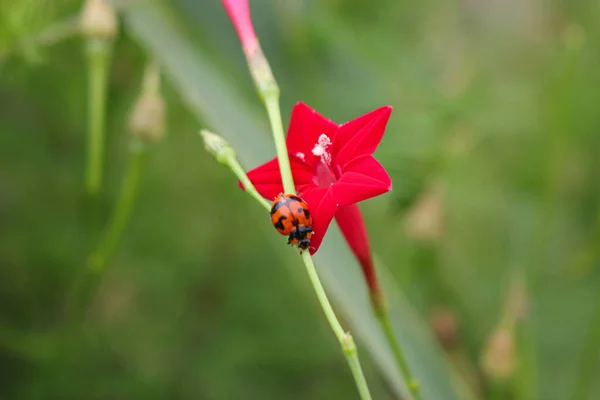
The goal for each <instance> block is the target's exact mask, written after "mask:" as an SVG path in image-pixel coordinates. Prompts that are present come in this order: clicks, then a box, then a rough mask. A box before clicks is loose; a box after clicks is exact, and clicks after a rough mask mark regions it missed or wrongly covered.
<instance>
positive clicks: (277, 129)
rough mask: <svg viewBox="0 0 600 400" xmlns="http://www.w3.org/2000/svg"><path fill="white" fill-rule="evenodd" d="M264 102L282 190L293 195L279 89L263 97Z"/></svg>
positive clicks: (294, 189)
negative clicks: (273, 142) (271, 131)
mask: <svg viewBox="0 0 600 400" xmlns="http://www.w3.org/2000/svg"><path fill="white" fill-rule="evenodd" d="M264 102H265V106H266V107H267V113H268V115H269V121H270V122H271V129H272V130H273V139H274V141H275V150H276V151H277V160H278V162H279V170H280V171H281V181H282V183H283V190H285V192H286V193H293V194H295V193H296V187H295V185H294V177H293V175H292V168H291V166H290V159H289V155H288V151H287V145H286V143H285V134H284V133H283V125H282V123H281V111H280V110H279V89H277V90H276V91H272V92H271V93H270V94H268V95H267V96H265V99H264Z"/></svg>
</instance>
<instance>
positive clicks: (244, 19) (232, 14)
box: [223, 0, 258, 54]
mask: <svg viewBox="0 0 600 400" xmlns="http://www.w3.org/2000/svg"><path fill="white" fill-rule="evenodd" d="M223 6H225V10H226V11H227V14H229V18H230V19H231V22H232V23H233V27H234V28H235V30H236V32H237V34H238V37H239V38H240V42H241V43H242V47H243V48H244V51H245V52H246V54H252V53H254V52H255V51H256V49H257V48H258V39H257V38H256V33H254V27H253V26H252V19H251V17H250V5H249V4H248V0H223Z"/></svg>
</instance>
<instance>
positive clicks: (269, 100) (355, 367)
mask: <svg viewBox="0 0 600 400" xmlns="http://www.w3.org/2000/svg"><path fill="white" fill-rule="evenodd" d="M275 85H276V83H275ZM259 88H260V85H259ZM261 97H262V98H263V99H264V102H265V106H266V107H267V113H268V114H269V120H270V121H271V128H272V129H273V138H274V140H275V149H276V150H277V159H278V160H279V169H280V171H281V181H282V183H283V188H284V190H285V192H286V193H296V189H295V187H294V180H293V177H292V169H291V166H290V160H289V157H288V152H287V146H286V143H285V135H284V133H283V125H282V123H281V112H280V110H279V89H278V88H277V90H271V91H268V92H266V93H262V96H261ZM302 261H303V262H304V266H305V267H306V272H307V273H308V276H309V278H310V282H311V283H312V286H313V289H314V290H315V293H316V294H317V298H318V299H319V303H320V304H321V308H322V309H323V312H324V313H325V317H326V318H327V321H328V322H329V325H330V326H331V329H332V330H333V333H334V334H335V336H336V337H337V339H338V341H339V342H340V345H341V346H342V350H343V351H344V355H345V356H346V361H347V362H348V365H349V366H350V370H351V371H352V376H353V377H354V381H355V383H356V387H357V388H358V392H359V394H360V397H361V399H362V400H370V399H371V393H370V392H369V386H368V385H367V381H366V379H365V375H364V373H363V371H362V367H361V365H360V361H359V359H358V351H357V349H356V344H355V343H354V339H353V337H352V335H351V334H350V332H344V329H343V328H342V325H341V324H340V322H339V321H338V319H337V317H336V316H335V313H334V312H333V308H332V307H331V303H330V302H329V299H328V298H327V295H326V294H325V289H324V288H323V285H322V284H321V280H320V279H319V275H318V274H317V271H316V269H315V265H314V263H313V260H312V257H311V256H310V253H309V252H307V251H304V252H302Z"/></svg>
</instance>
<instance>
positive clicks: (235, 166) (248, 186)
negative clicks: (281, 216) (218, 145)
mask: <svg viewBox="0 0 600 400" xmlns="http://www.w3.org/2000/svg"><path fill="white" fill-rule="evenodd" d="M227 165H228V166H229V168H231V170H232V171H233V173H234V174H235V175H236V176H237V177H238V179H239V180H240V181H241V182H242V184H243V185H244V190H245V191H246V193H248V194H249V195H250V196H252V197H254V199H255V200H256V201H258V202H259V203H260V205H261V206H263V207H264V208H265V209H266V210H267V211H269V212H270V211H271V203H269V202H268V201H267V200H265V198H264V197H262V196H261V195H260V193H258V191H257V190H256V188H255V187H254V185H253V184H252V182H251V181H250V179H248V175H246V172H245V171H244V169H243V168H242V166H241V165H240V163H239V162H238V161H237V159H236V158H234V157H230V158H229V159H228V160H227Z"/></svg>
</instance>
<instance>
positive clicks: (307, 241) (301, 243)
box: [298, 239, 310, 250]
mask: <svg viewBox="0 0 600 400" xmlns="http://www.w3.org/2000/svg"><path fill="white" fill-rule="evenodd" d="M309 245H310V239H302V240H299V241H298V248H299V249H301V250H307V249H308V246H309Z"/></svg>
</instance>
